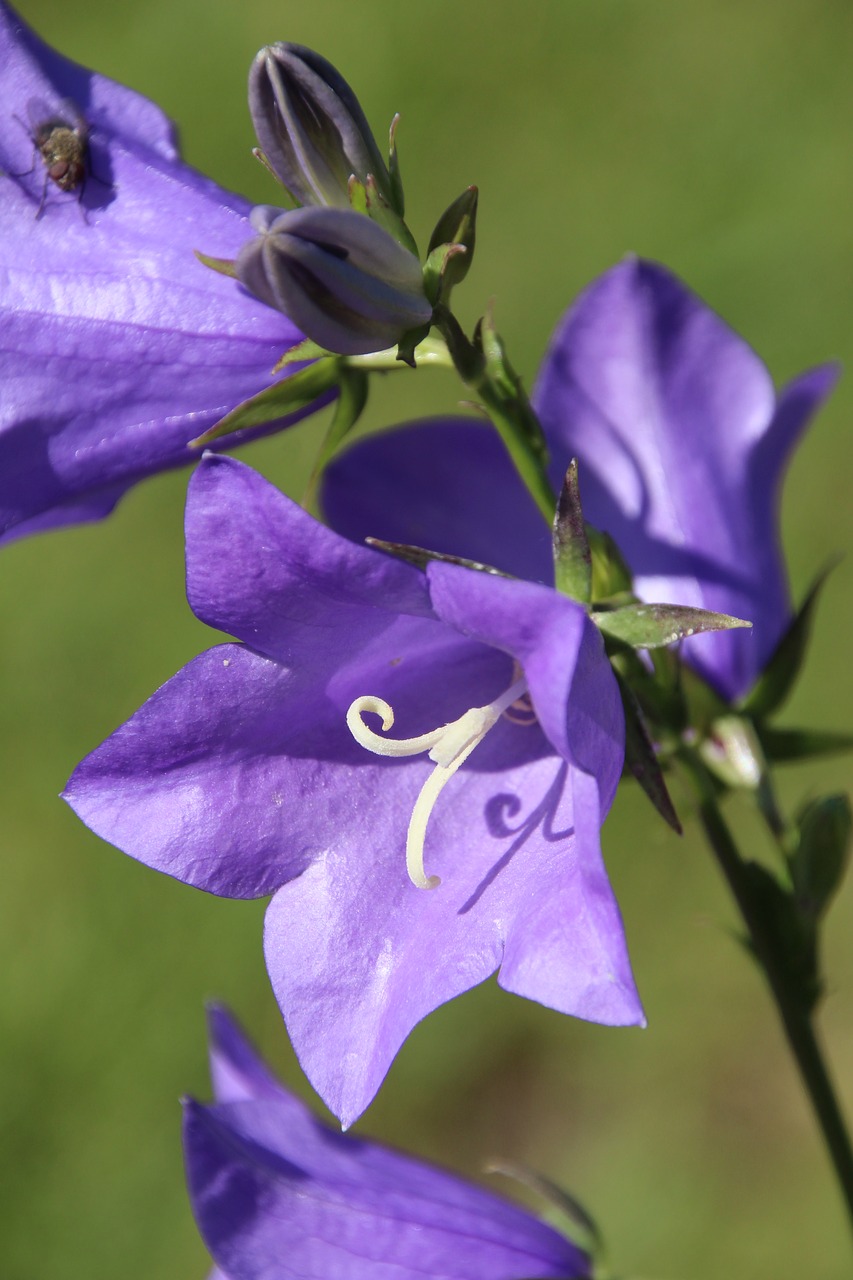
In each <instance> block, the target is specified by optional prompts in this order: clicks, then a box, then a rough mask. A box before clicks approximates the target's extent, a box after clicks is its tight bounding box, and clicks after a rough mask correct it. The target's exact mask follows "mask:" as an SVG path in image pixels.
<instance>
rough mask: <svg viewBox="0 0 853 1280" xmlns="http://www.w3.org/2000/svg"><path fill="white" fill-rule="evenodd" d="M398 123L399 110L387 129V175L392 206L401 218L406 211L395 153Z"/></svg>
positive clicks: (398, 164) (398, 163)
mask: <svg viewBox="0 0 853 1280" xmlns="http://www.w3.org/2000/svg"><path fill="white" fill-rule="evenodd" d="M399 124H400V113H399V111H398V112H397V114H396V115H395V116H394V119H393V120H392V121H391V128H390V129H389V130H388V176H389V177H390V179H391V200H392V203H393V205H394V208H395V209H396V210H397V212H398V213H399V215H400V217H401V218H402V217H403V215H404V214H405V212H406V203H405V199H404V196H403V179H402V178H401V177H400V160H399V157H398V155H397V129H398V127H399Z"/></svg>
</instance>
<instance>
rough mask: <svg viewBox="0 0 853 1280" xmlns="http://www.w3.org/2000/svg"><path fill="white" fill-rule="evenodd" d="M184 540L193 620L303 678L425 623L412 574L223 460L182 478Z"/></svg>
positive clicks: (424, 598) (419, 578)
mask: <svg viewBox="0 0 853 1280" xmlns="http://www.w3.org/2000/svg"><path fill="white" fill-rule="evenodd" d="M186 538H187V596H188V598H189V602H190V605H191V607H192V609H193V611H194V612H195V613H196V614H197V615H198V617H199V618H201V620H202V621H203V622H206V623H208V624H209V625H210V626H212V627H217V628H219V630H221V631H227V632H229V633H230V634H231V635H233V636H236V637H237V638H238V639H240V640H245V641H246V643H247V644H251V645H252V647H253V648H255V649H260V650H261V651H262V652H263V653H266V654H268V655H270V656H272V657H277V658H280V659H282V660H283V661H286V662H292V663H297V662H298V663H300V664H308V667H309V669H313V668H314V666H315V665H316V664H317V662H321V663H322V662H326V661H327V660H328V659H329V658H330V659H331V660H332V661H333V662H334V661H337V660H338V657H340V658H341V659H344V658H345V656H346V655H349V656H350V657H351V656H352V655H353V654H354V653H355V652H357V650H358V648H359V646H360V645H362V644H367V643H369V642H370V641H371V640H373V639H374V638H375V637H376V636H377V635H379V634H381V632H382V631H383V630H385V629H386V628H388V627H390V626H392V625H393V623H394V622H395V621H396V620H397V617H398V615H400V614H411V615H420V616H422V617H432V616H433V614H432V609H431V606H430V603H429V595H428V592H427V587H426V579H425V578H424V575H423V574H422V573H421V572H419V570H417V569H415V568H413V567H412V566H411V565H407V564H403V563H402V562H401V561H398V560H394V559H392V558H391V557H390V556H386V555H382V554H381V553H380V552H378V551H373V550H371V549H370V548H369V547H363V546H362V547H360V546H356V545H354V544H353V543H351V542H348V541H347V540H346V539H345V538H341V537H340V536H339V535H338V534H336V533H333V532H332V531H331V530H330V529H327V528H325V527H324V526H323V525H321V524H319V523H318V521H316V520H314V519H313V518H312V517H311V516H309V515H308V514H307V512H305V511H303V510H302V508H301V507H300V506H298V504H297V503H295V502H292V501H291V500H290V499H289V498H287V497H285V495H284V494H283V493H280V492H279V490H278V489H276V488H275V486H274V485H271V484H270V483H269V481H267V480H264V478H263V477H262V476H260V475H258V473H257V472H256V471H253V470H252V469H251V468H250V467H247V466H244V465H243V463H241V462H237V461H236V460H235V459H233V458H225V457H220V456H216V455H212V454H208V455H206V456H205V458H204V460H203V461H202V463H201V465H200V466H199V467H198V469H197V470H196V472H195V474H194V475H193V476H192V478H191V480H190V485H189V493H188V497H187V514H186ZM327 650H328V655H327V656H326V651H327ZM302 669H303V670H304V665H303V668H302ZM360 692H362V693H363V692H365V690H361V691H360Z"/></svg>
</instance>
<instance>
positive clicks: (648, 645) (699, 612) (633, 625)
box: [593, 604, 752, 649]
mask: <svg viewBox="0 0 853 1280" xmlns="http://www.w3.org/2000/svg"><path fill="white" fill-rule="evenodd" d="M593 618H594V620H595V622H596V623H597V624H598V626H599V627H600V628H601V630H602V631H604V632H606V633H607V635H609V636H615V638H616V639H617V640H621V641H622V642H623V643H624V644H630V645H632V646H633V648H635V649H657V648H660V647H661V646H662V645H667V644H673V643H674V642H675V641H676V640H683V639H685V637H687V636H693V635H698V634H699V632H701V631H728V630H729V629H730V628H732V627H751V626H752V623H751V622H745V621H744V620H743V619H742V618H732V617H731V616H730V615H729V614H727V613H712V612H711V611H710V610H709V609H694V608H692V607H691V606H689V605H680V604H628V605H623V606H621V607H620V608H617V609H603V610H600V611H598V612H596V613H594V614H593Z"/></svg>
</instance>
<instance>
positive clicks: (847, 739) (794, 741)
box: [756, 723, 853, 764]
mask: <svg viewBox="0 0 853 1280" xmlns="http://www.w3.org/2000/svg"><path fill="white" fill-rule="evenodd" d="M756 729H757V732H758V736H759V738H760V740H761V745H762V747H763V748H764V754H765V756H766V758H767V759H768V760H769V761H770V762H771V763H772V764H788V763H790V762H791V761H794V760H810V759H813V758H814V757H815V756H830V755H837V754H839V753H841V752H843V751H853V734H849V733H833V732H832V731H831V730H827V731H824V730H821V729H771V727H770V726H769V725H767V724H761V723H759V724H757V725H756Z"/></svg>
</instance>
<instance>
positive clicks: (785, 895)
mask: <svg viewBox="0 0 853 1280" xmlns="http://www.w3.org/2000/svg"><path fill="white" fill-rule="evenodd" d="M743 874H744V880H745V883H746V885H747V887H748V891H749V894H750V897H751V899H752V908H753V911H754V913H755V915H756V916H757V917H758V920H759V922H760V925H761V928H762V932H763V933H764V934H765V936H766V938H767V939H768V940H769V941H770V944H771V946H772V951H773V954H774V956H775V959H776V962H777V964H778V965H779V968H780V969H781V970H782V971H783V974H784V978H785V986H786V987H787V988H788V990H789V991H790V992H791V993H792V994H793V995H794V996H795V997H796V999H797V1001H798V1003H799V1005H800V1007H801V1009H802V1010H803V1012H804V1013H806V1014H810V1013H811V1012H812V1011H813V1010H814V1007H815V1005H816V1004H817V1002H818V1000H819V999H820V997H821V994H822V991H823V983H822V981H821V977H820V966H819V963H818V945H817V943H818V937H817V929H816V928H815V924H814V921H813V920H812V919H810V918H809V917H808V916H805V915H803V913H802V912H801V911H800V909H799V907H798V904H797V902H796V900H795V898H794V895H793V893H792V892H791V891H790V890H788V889H786V888H785V887H784V885H782V884H780V883H779V881H778V880H777V879H776V877H775V875H773V874H772V872H770V871H768V870H767V868H766V867H762V866H761V865H760V863H758V862H745V863H744V864H743Z"/></svg>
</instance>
